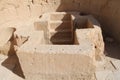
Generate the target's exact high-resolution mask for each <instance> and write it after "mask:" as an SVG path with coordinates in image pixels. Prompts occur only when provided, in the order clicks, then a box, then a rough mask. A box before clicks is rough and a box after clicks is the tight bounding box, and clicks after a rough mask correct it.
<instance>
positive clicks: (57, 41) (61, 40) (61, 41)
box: [50, 37, 73, 44]
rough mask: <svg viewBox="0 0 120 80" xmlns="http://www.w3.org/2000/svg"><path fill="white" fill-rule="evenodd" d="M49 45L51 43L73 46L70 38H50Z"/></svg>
mask: <svg viewBox="0 0 120 80" xmlns="http://www.w3.org/2000/svg"><path fill="white" fill-rule="evenodd" d="M50 43H53V44H73V39H72V38H71V37H67V38H66V37H64V38H51V39H50Z"/></svg>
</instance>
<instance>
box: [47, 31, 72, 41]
mask: <svg viewBox="0 0 120 80" xmlns="http://www.w3.org/2000/svg"><path fill="white" fill-rule="evenodd" d="M52 37H53V38H62V39H64V38H72V37H73V34H72V32H69V31H68V32H49V38H52Z"/></svg>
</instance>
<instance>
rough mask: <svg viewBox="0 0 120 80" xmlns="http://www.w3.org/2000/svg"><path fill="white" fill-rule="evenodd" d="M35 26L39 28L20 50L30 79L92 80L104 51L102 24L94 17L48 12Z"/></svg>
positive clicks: (23, 68) (20, 57) (24, 68)
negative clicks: (96, 65) (97, 62)
mask: <svg viewBox="0 0 120 80" xmlns="http://www.w3.org/2000/svg"><path fill="white" fill-rule="evenodd" d="M34 27H35V30H37V31H34V32H32V33H33V34H31V35H29V39H28V41H27V42H25V43H24V44H23V45H22V46H20V48H18V50H17V56H18V58H19V61H20V64H21V68H22V70H23V73H24V75H25V78H26V79H27V80H35V79H36V80H40V79H41V80H50V79H51V80H56V79H58V80H61V79H62V80H68V79H70V80H77V79H85V80H92V75H93V74H94V72H95V64H96V61H97V60H100V59H101V56H102V54H103V52H104V42H103V38H102V33H101V29H100V25H99V24H98V23H97V21H96V20H95V19H94V18H93V17H92V16H89V15H88V16H80V15H78V14H75V15H74V14H72V13H65V12H53V13H47V14H44V15H43V16H42V18H41V19H40V20H39V21H36V22H35V23H34ZM34 33H39V34H34Z"/></svg>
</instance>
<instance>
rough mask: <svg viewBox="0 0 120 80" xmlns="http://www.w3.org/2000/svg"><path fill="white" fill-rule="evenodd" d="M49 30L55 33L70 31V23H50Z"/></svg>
mask: <svg viewBox="0 0 120 80" xmlns="http://www.w3.org/2000/svg"><path fill="white" fill-rule="evenodd" d="M50 29H53V30H55V31H62V30H71V31H72V29H73V28H72V26H71V21H50Z"/></svg>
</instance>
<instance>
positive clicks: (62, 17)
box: [50, 13, 71, 21]
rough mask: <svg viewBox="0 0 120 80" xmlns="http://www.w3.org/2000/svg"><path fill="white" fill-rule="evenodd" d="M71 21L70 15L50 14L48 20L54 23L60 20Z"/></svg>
mask: <svg viewBox="0 0 120 80" xmlns="http://www.w3.org/2000/svg"><path fill="white" fill-rule="evenodd" d="M70 19H71V15H70V14H66V13H52V14H50V20H52V21H56V20H62V21H68V20H70Z"/></svg>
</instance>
